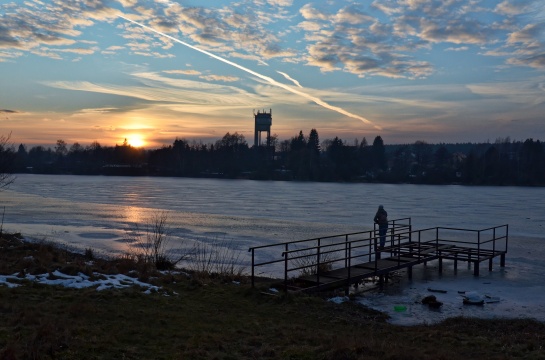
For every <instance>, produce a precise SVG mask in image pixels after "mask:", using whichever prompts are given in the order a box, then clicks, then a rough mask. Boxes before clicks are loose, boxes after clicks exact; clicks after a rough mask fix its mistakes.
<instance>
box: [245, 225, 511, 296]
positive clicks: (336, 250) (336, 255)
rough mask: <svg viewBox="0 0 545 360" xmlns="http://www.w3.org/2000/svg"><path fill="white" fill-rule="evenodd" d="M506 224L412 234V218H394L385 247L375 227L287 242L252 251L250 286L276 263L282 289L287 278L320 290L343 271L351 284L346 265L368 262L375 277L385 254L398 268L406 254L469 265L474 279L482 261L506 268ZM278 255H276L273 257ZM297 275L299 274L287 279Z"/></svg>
mask: <svg viewBox="0 0 545 360" xmlns="http://www.w3.org/2000/svg"><path fill="white" fill-rule="evenodd" d="M508 232H509V227H508V225H500V226H495V227H490V228H487V229H481V230H471V229H461V228H452V227H433V228H427V229H420V230H412V225H411V218H403V219H396V220H392V221H391V222H389V228H388V232H387V235H386V236H387V241H386V244H387V246H386V247H385V248H384V249H380V248H378V247H377V244H378V241H379V239H380V235H377V233H378V232H377V231H376V229H374V230H369V231H362V232H356V233H347V234H341V235H333V236H326V237H320V238H312V239H306V240H296V241H289V242H284V243H279V244H271V245H262V246H256V247H251V248H250V249H249V251H250V252H251V253H252V255H251V258H252V259H251V261H252V273H251V278H252V286H255V271H256V268H259V267H263V266H267V265H277V266H278V267H281V268H282V269H281V270H279V271H281V272H283V281H284V289H285V290H287V289H288V286H289V282H290V280H293V279H299V280H301V279H303V280H304V278H305V277H306V278H312V279H313V282H314V283H315V284H317V285H315V287H317V288H319V287H320V277H324V276H326V275H327V273H328V272H330V271H332V270H335V269H340V268H345V269H347V274H346V282H347V285H350V281H352V276H351V275H352V274H351V267H352V266H353V265H357V264H360V263H362V262H364V261H365V262H366V266H367V268H369V266H370V265H371V264H372V268H373V269H374V273H375V274H378V273H379V262H380V260H381V258H382V254H383V253H385V252H387V253H389V254H390V256H389V257H388V261H389V262H390V263H392V262H394V263H395V262H397V267H398V268H401V267H402V264H403V263H408V261H409V260H408V259H407V258H406V257H405V256H412V257H413V258H414V259H416V260H415V261H416V262H419V261H420V260H421V259H425V260H424V261H426V260H427V259H437V258H438V259H439V260H440V271H441V268H442V262H441V261H442V259H454V260H455V261H457V260H462V261H468V262H474V263H475V274H476V275H478V263H479V262H480V261H484V260H486V259H489V260H490V265H489V266H490V269H491V268H492V258H494V257H495V256H501V266H505V254H506V253H507V246H508ZM265 249H266V251H264V252H266V253H268V254H272V253H274V252H275V250H276V249H278V251H279V252H280V254H279V255H280V257H277V256H278V255H277V256H274V255H273V258H272V260H265V261H256V251H257V250H260V251H263V250H265ZM277 254H278V253H277ZM294 272H297V273H298V274H299V276H291V277H290V275H291V274H292V273H294Z"/></svg>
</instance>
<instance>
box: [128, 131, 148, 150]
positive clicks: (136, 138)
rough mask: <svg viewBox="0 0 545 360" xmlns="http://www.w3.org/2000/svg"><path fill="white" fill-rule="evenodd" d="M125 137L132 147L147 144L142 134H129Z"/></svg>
mask: <svg viewBox="0 0 545 360" xmlns="http://www.w3.org/2000/svg"><path fill="white" fill-rule="evenodd" d="M125 139H126V140H127V144H129V145H130V146H132V147H137V148H139V147H142V146H144V145H146V140H144V137H143V136H142V135H140V134H130V135H127V137H126V138H125Z"/></svg>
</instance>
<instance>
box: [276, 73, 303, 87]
mask: <svg viewBox="0 0 545 360" xmlns="http://www.w3.org/2000/svg"><path fill="white" fill-rule="evenodd" d="M276 72H277V73H279V74H280V75H282V76H283V77H285V78H286V79H287V80H289V81H291V82H292V83H294V84H295V85H297V87H299V88H302V86H301V84H299V81H297V80H295V79H293V78H292V77H291V76H289V75H288V74H286V73H283V72H282V71H276Z"/></svg>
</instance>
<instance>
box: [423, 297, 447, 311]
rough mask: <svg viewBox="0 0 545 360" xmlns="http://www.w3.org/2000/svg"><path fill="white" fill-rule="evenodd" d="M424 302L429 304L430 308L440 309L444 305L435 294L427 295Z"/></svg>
mask: <svg viewBox="0 0 545 360" xmlns="http://www.w3.org/2000/svg"><path fill="white" fill-rule="evenodd" d="M422 304H424V305H428V306H429V307H430V308H433V309H438V308H440V307H441V306H442V305H443V303H442V302H441V301H437V298H436V297H435V296H434V295H430V296H426V297H425V298H423V299H422Z"/></svg>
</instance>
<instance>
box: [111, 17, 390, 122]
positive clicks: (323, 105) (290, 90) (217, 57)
mask: <svg viewBox="0 0 545 360" xmlns="http://www.w3.org/2000/svg"><path fill="white" fill-rule="evenodd" d="M118 16H119V17H120V18H122V19H125V20H127V21H129V22H131V23H133V24H135V25H138V26H140V27H142V28H144V29H147V30H149V31H152V32H154V33H156V34H159V35H161V36H164V37H166V38H169V39H170V40H172V41H175V42H177V43H180V44H182V45H184V46H187V47H188V48H190V49H193V50H196V51H198V52H201V53H203V54H205V55H208V56H210V57H212V58H214V59H216V60H219V61H221V62H224V63H226V64H229V65H231V66H234V67H236V68H238V69H240V70H242V71H245V72H247V73H248V74H251V75H254V76H256V77H258V78H260V79H263V80H265V81H267V82H268V83H269V84H271V85H274V86H277V87H279V88H282V89H284V90H287V91H289V92H291V93H293V94H296V95H299V96H301V97H304V98H306V99H308V100H311V101H313V102H314V103H316V104H318V105H320V106H322V107H324V108H326V109H329V110H333V111H336V112H338V113H339V114H342V115H345V116H348V117H351V118H353V119H358V120H361V121H363V122H364V123H366V124H369V125H372V126H373V127H374V128H375V129H377V130H382V128H381V127H380V126H377V125H375V124H373V123H372V122H371V121H369V120H367V119H366V118H364V117H361V116H359V115H356V114H353V113H351V112H349V111H346V110H344V109H342V108H340V107H337V106H333V105H330V104H328V103H326V102H325V101H323V100H322V99H320V98H317V97H315V96H312V95H309V94H307V93H305V92H302V91H299V90H297V89H294V88H292V87H291V86H288V85H286V84H282V83H280V82H278V81H276V80H274V79H273V78H270V77H268V76H265V75H262V74H260V73H257V72H255V71H253V70H250V69H248V68H246V67H244V66H242V65H239V64H237V63H234V62H232V61H229V60H227V59H224V58H222V57H220V56H218V55H215V54H213V53H211V52H208V51H206V50H203V49H199V48H198V47H195V46H193V45H191V44H188V43H186V42H184V41H182V40H179V39H176V38H175V37H173V36H170V35H168V34H165V33H163V32H161V31H158V30H155V29H154V28H152V27H149V26H146V25H144V24H141V23H138V22H136V21H134V20H131V19H129V18H127V17H125V16H123V15H118Z"/></svg>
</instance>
